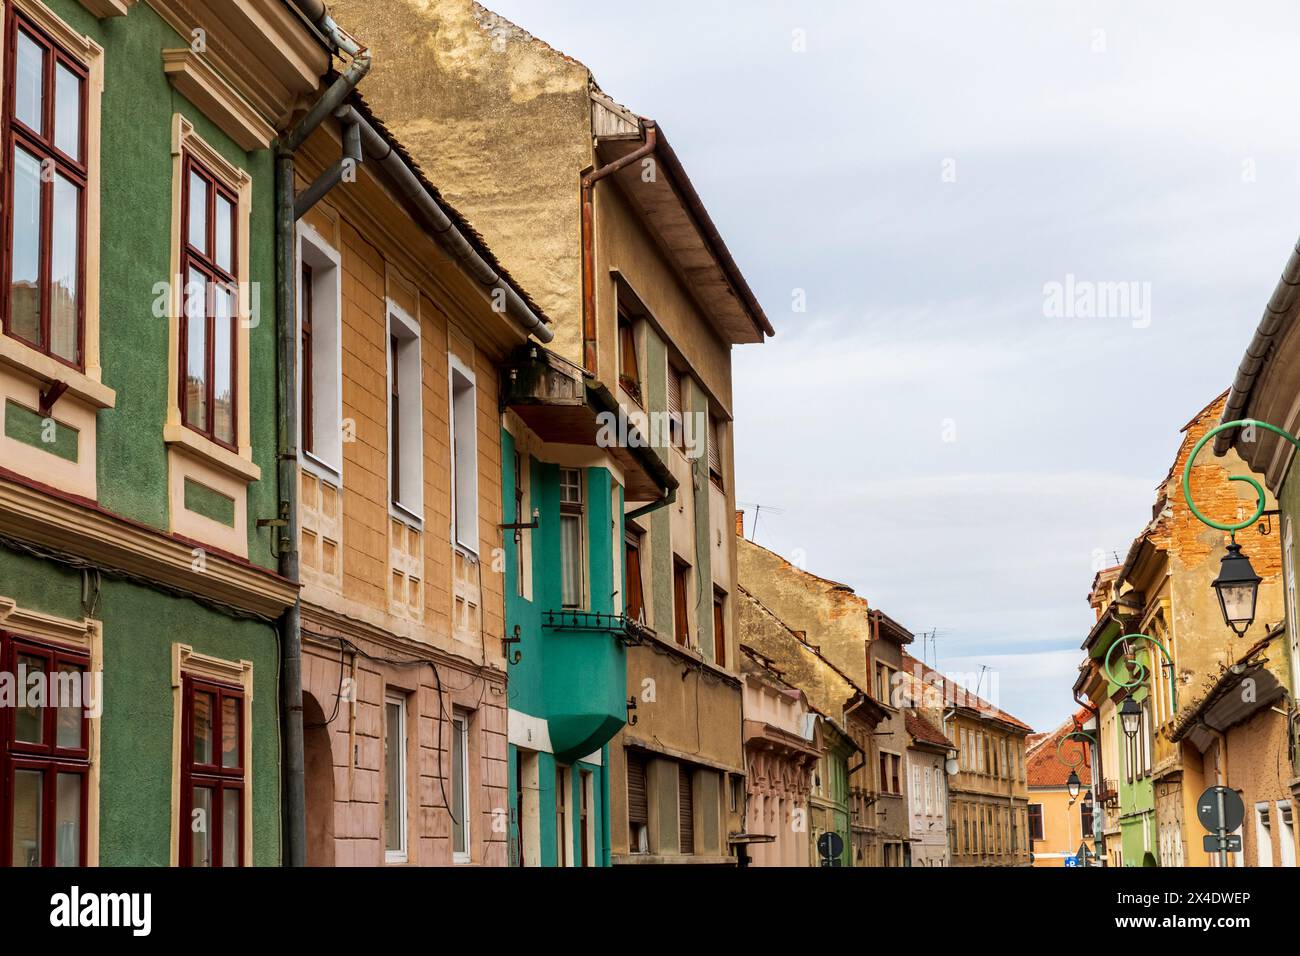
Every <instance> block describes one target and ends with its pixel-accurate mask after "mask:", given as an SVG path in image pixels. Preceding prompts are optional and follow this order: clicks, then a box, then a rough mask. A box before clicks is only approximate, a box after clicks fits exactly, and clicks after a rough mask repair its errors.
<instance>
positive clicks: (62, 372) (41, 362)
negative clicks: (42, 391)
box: [0, 335, 117, 408]
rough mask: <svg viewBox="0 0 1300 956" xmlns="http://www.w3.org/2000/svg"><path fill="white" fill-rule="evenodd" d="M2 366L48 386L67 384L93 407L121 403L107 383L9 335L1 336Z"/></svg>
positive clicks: (77, 395)
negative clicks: (56, 383)
mask: <svg viewBox="0 0 1300 956" xmlns="http://www.w3.org/2000/svg"><path fill="white" fill-rule="evenodd" d="M0 363H3V364H5V365H7V366H9V367H11V368H14V369H16V370H18V371H19V372H22V373H24V374H26V375H30V376H31V377H32V378H35V379H37V380H38V381H40V382H44V383H46V384H49V383H51V382H64V383H66V384H67V386H68V394H69V395H75V396H76V397H77V398H79V399H81V400H82V401H83V402H85V403H86V404H88V405H90V406H91V407H93V408H112V407H113V406H114V404H116V402H117V393H116V392H114V391H113V390H112V389H111V388H109V387H108V386H107V385H105V384H104V383H103V382H98V381H96V380H95V379H93V378H91V377H90V376H89V375H86V374H85V373H84V372H78V371H77V370H76V369H75V368H73V367H72V366H70V365H64V364H63V363H62V362H60V361H59V360H58V359H53V358H50V357H49V356H48V355H43V354H42V353H40V352H38V351H36V350H35V349H34V348H32V347H31V346H28V345H24V344H23V343H22V342H19V341H18V340H17V339H13V338H10V337H9V336H8V335H0Z"/></svg>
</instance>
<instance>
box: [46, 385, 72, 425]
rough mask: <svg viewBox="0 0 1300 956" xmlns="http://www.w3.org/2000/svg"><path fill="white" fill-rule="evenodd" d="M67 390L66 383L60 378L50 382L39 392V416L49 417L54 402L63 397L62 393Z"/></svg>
mask: <svg viewBox="0 0 1300 956" xmlns="http://www.w3.org/2000/svg"><path fill="white" fill-rule="evenodd" d="M67 390H68V383H67V382H64V381H62V380H60V381H57V382H51V383H50V387H49V388H47V389H45V391H43V392H41V397H40V411H41V418H49V417H50V412H52V411H54V403H55V402H57V401H58V400H59V399H60V398H62V397H63V393H64V392H66V391H67Z"/></svg>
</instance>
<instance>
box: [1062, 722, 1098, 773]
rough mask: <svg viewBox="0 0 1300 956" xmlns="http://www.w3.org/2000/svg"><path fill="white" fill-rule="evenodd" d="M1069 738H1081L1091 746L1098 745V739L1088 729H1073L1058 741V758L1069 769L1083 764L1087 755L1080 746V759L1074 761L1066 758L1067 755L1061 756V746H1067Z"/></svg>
mask: <svg viewBox="0 0 1300 956" xmlns="http://www.w3.org/2000/svg"><path fill="white" fill-rule="evenodd" d="M1067 740H1081V741H1085V742H1086V743H1087V744H1088V745H1089V746H1096V744H1097V739H1096V738H1095V737H1093V735H1092V734H1090V733H1088V732H1087V731H1084V730H1072V731H1070V732H1069V733H1068V734H1066V735H1065V736H1064V737H1062V738H1061V739H1060V740H1058V741H1057V742H1056V759H1057V760H1058V761H1060V763H1061V764H1062V765H1063V766H1065V767H1067V768H1068V769H1070V770H1075V769H1077V768H1078V767H1079V766H1080V765H1082V763H1083V761H1084V759H1085V758H1086V757H1087V753H1086V752H1085V751H1084V750H1083V749H1082V748H1080V750H1079V759H1078V760H1075V761H1073V762H1071V761H1069V760H1066V759H1065V757H1063V756H1061V748H1062V747H1064V746H1065V742H1066V741H1067Z"/></svg>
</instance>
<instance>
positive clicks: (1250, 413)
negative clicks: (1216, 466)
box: [1213, 244, 1300, 493]
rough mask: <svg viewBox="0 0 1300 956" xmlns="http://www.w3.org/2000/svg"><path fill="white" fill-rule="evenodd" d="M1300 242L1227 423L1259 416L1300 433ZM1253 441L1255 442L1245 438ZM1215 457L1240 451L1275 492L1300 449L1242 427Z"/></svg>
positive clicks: (1249, 352)
mask: <svg viewBox="0 0 1300 956" xmlns="http://www.w3.org/2000/svg"><path fill="white" fill-rule="evenodd" d="M1297 287H1300V244H1297V245H1296V246H1294V247H1293V248H1292V249H1291V254H1290V256H1289V257H1288V258H1287V262H1286V265H1285V266H1284V267H1283V270H1282V275H1281V277H1280V278H1279V279H1278V282H1277V285H1276V286H1275V287H1274V289H1273V294H1272V296H1271V297H1270V298H1269V300H1268V302H1267V303H1266V304H1265V306H1264V314H1263V315H1262V316H1261V317H1260V320H1259V324H1258V325H1257V326H1256V328H1255V333H1254V335H1253V336H1252V337H1251V340H1250V344H1249V345H1247V347H1246V354H1245V355H1244V356H1243V357H1242V359H1241V362H1240V363H1239V364H1238V366H1237V374H1236V376H1235V377H1234V378H1233V381H1232V388H1231V389H1229V391H1228V399H1227V402H1226V403H1225V405H1224V409H1223V417H1222V418H1221V421H1223V422H1231V421H1240V420H1241V419H1244V418H1253V419H1256V420H1259V421H1266V422H1269V423H1270V424H1273V425H1277V426H1278V427H1280V428H1284V429H1286V431H1287V432H1288V433H1289V434H1292V435H1294V434H1296V431H1297V428H1298V427H1300V331H1298V327H1300V322H1297V313H1300V296H1298V295H1297V294H1296V290H1297ZM1247 437H1250V438H1253V440H1251V441H1247V440H1245V439H1246V438H1247ZM1213 447H1214V453H1215V454H1216V455H1224V454H1226V453H1227V451H1228V449H1229V448H1233V447H1235V448H1236V450H1237V453H1238V454H1239V455H1241V457H1242V458H1243V459H1244V460H1245V461H1246V463H1247V464H1248V465H1250V467H1251V469H1252V470H1253V471H1256V472H1259V473H1261V474H1263V475H1264V476H1265V478H1266V479H1267V484H1268V486H1269V488H1270V489H1272V490H1273V491H1274V492H1275V493H1276V491H1277V489H1278V487H1279V486H1280V485H1281V483H1282V481H1283V480H1284V479H1285V476H1286V471H1287V469H1288V468H1289V466H1290V463H1291V459H1292V457H1293V455H1294V448H1293V447H1292V446H1291V444H1290V443H1289V442H1287V441H1286V440H1285V439H1282V438H1280V437H1279V436H1277V435H1274V434H1273V433H1271V432H1268V431H1266V430H1264V429H1255V434H1254V435H1253V436H1244V435H1243V434H1242V433H1241V430H1240V429H1231V430H1229V431H1224V432H1220V433H1219V434H1218V435H1216V436H1215V438H1214V445H1213Z"/></svg>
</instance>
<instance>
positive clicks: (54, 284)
mask: <svg viewBox="0 0 1300 956" xmlns="http://www.w3.org/2000/svg"><path fill="white" fill-rule="evenodd" d="M4 80H5V90H6V92H5V96H4V150H5V154H4V167H5V175H4V190H3V196H4V200H3V202H4V206H3V208H4V256H3V286H4V288H3V290H2V292H0V297H2V298H0V309H3V318H4V331H5V333H6V334H8V335H9V336H11V337H13V338H15V339H18V340H20V341H22V342H25V343H26V344H27V345H30V346H31V347H32V348H34V349H36V350H38V351H40V352H43V353H45V354H46V355H49V356H50V357H52V358H55V359H57V360H58V361H60V362H63V363H64V364H65V365H70V366H72V367H73V368H78V369H80V368H83V367H84V365H85V310H86V307H85V287H86V266H85V262H86V178H87V167H86V112H87V111H86V98H87V86H88V83H87V71H86V68H85V66H83V65H82V64H81V63H80V62H79V61H78V60H77V59H76V58H75V57H73V56H72V55H71V54H69V53H68V52H67V51H66V50H64V49H62V48H61V47H60V46H59V45H58V44H57V43H55V42H54V40H53V39H52V38H51V37H49V36H48V35H47V34H45V33H44V32H43V31H41V30H40V29H39V28H38V27H37V26H36V25H35V24H34V23H32V22H31V21H30V20H28V19H27V18H26V17H25V16H23V14H21V13H19V12H18V11H17V10H15V9H14V5H13V4H9V5H8V13H7V14H6V19H5V77H4Z"/></svg>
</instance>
